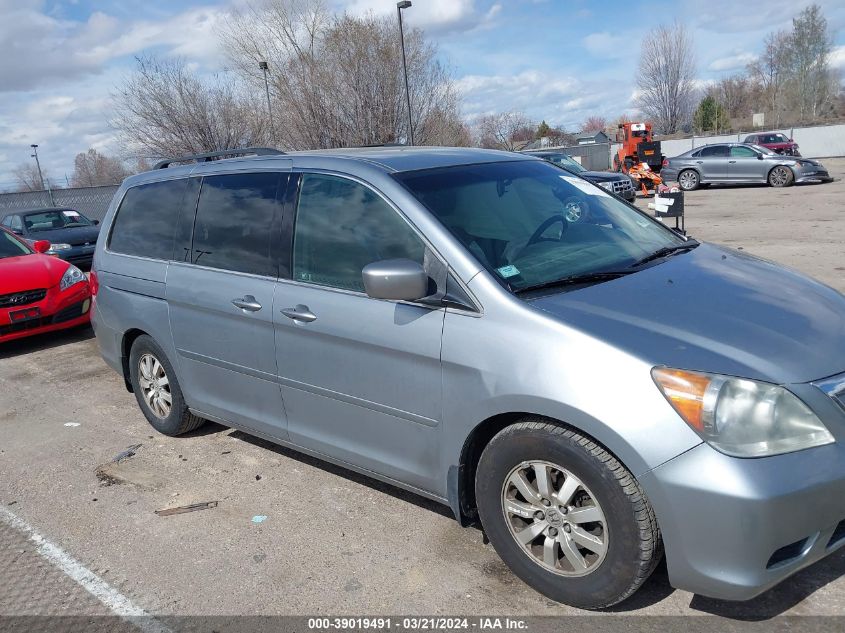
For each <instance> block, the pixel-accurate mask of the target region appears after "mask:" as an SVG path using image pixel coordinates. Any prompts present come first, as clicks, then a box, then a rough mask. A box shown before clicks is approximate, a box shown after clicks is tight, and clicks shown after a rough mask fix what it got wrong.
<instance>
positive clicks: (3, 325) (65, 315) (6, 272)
mask: <svg viewBox="0 0 845 633" xmlns="http://www.w3.org/2000/svg"><path fill="white" fill-rule="evenodd" d="M49 248H50V242H47V241H46V240H42V241H39V242H35V243H34V244H33V245H32V246H29V245H28V244H27V243H26V242H24V241H23V240H22V239H20V238H18V237H17V236H16V235H13V234H12V233H11V232H10V231H7V230H5V229H3V228H2V227H0V343H3V342H5V341H10V340H13V339H16V338H22V337H24V336H30V335H31V334H40V333H41V332H52V331H53V330H61V329H64V328H71V327H75V326H77V325H84V324H86V323H88V321H89V319H90V309H91V287H90V285H89V283H88V279H87V278H86V277H85V274H84V273H83V272H82V271H81V270H79V269H78V268H77V267H76V266H74V265H73V264H69V263H68V262H66V261H64V260H62V259H59V258H58V257H52V256H50V255H44V254H43V253H44V252H45V251H47V249H49Z"/></svg>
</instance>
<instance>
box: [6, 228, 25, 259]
mask: <svg viewBox="0 0 845 633" xmlns="http://www.w3.org/2000/svg"><path fill="white" fill-rule="evenodd" d="M30 253H32V251H31V250H29V247H28V246H27V245H26V244H24V243H23V242H21V241H20V240H18V239H15V238H14V237H13V236H11V235H9V234H8V233H6V231H0V259H3V258H5V257H20V256H21V255H29V254H30Z"/></svg>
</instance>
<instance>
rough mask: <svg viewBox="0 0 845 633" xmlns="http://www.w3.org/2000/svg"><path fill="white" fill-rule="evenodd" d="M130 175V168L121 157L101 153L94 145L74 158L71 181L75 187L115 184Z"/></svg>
mask: <svg viewBox="0 0 845 633" xmlns="http://www.w3.org/2000/svg"><path fill="white" fill-rule="evenodd" d="M128 175H129V170H128V169H126V167H124V165H123V163H122V162H121V161H120V160H119V159H117V158H114V157H113V156H106V155H105V154H101V153H100V152H98V151H97V150H95V149H94V148H93V147H92V148H90V149H89V150H88V151H87V152H80V153H79V154H77V155H76V158H74V160H73V175H72V176H71V177H70V183H71V186H73V187H98V186H100V185H115V184H118V183H120V182H121V181H122V180H123V179H124V178H126V177H127V176H128Z"/></svg>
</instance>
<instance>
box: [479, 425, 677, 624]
mask: <svg viewBox="0 0 845 633" xmlns="http://www.w3.org/2000/svg"><path fill="white" fill-rule="evenodd" d="M475 490H476V502H477V505H478V513H479V517H480V519H481V523H482V526H483V528H484V531H485V533H486V534H487V536H488V538H489V539H490V542H491V543H492V544H493V547H494V548H495V549H496V552H497V553H498V554H499V556H500V557H501V558H502V560H504V562H505V563H506V564H507V565H508V567H510V568H511V570H512V571H513V572H514V573H515V574H516V575H517V576H519V577H520V578H521V579H522V580H523V581H524V582H526V583H527V584H528V585H530V586H531V587H533V588H534V589H536V590H537V591H539V592H540V593H542V594H544V595H546V596H548V597H549V598H551V599H553V600H557V601H558V602H563V603H565V604H568V605H572V606H575V607H580V608H584V609H601V608H606V607H609V606H612V605H614V604H616V603H618V602H621V601H623V600H625V599H626V598H628V597H629V596H631V595H632V594H633V593H634V592H635V591H636V590H637V589H638V588H639V587H640V585H642V583H643V582H645V581H646V579H648V577H649V576H650V575H651V573H652V571H654V568H655V566H656V565H657V563H658V562H659V561H660V558H661V556H662V553H663V546H662V542H661V540H660V532H659V529H658V526H657V520H656V519H655V516H654V512H653V510H652V509H651V506H650V505H649V503H648V500H647V499H646V497H645V494H644V493H643V491H642V489H641V488H640V486H639V484H638V483H637V481H636V479H634V477H633V476H632V475H631V473H630V472H628V470H627V469H626V468H625V467H624V466H623V465H622V464H621V463H620V462H619V461H618V460H617V459H616V458H615V457H613V455H611V454H610V453H608V452H607V451H605V450H604V449H603V448H602V447H601V446H599V445H598V444H596V443H595V442H593V441H592V440H590V439H589V438H587V437H585V436H583V435H580V434H579V433H577V432H575V431H574V430H572V429H569V428H566V427H564V426H561V425H559V424H556V423H552V422H550V421H548V420H546V419H544V418H537V417H528V418H524V419H523V420H522V421H520V422H519V423H517V424H513V425H511V426H509V427H507V428H505V429H503V430H502V431H500V432H499V433H498V434H497V435H496V436H495V437H494V438H493V439H492V440H491V441H490V443H489V444H488V445H487V446H486V447H485V449H484V451H483V453H482V455H481V459H480V461H479V464H478V470H477V473H476V481H475Z"/></svg>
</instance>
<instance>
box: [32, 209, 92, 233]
mask: <svg viewBox="0 0 845 633" xmlns="http://www.w3.org/2000/svg"><path fill="white" fill-rule="evenodd" d="M23 222H24V224H25V225H26V228H27V230H28V232H30V233H37V232H38V231H54V230H56V229H69V228H73V227H75V226H91V221H90V220H89V219H88V218H86V217H85V216H84V215H82V214H81V213H79V211H74V210H73V209H56V210H55V211H52V210H51V211H41V212H39V213H30V214H28V215H25V216H24V217H23Z"/></svg>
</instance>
